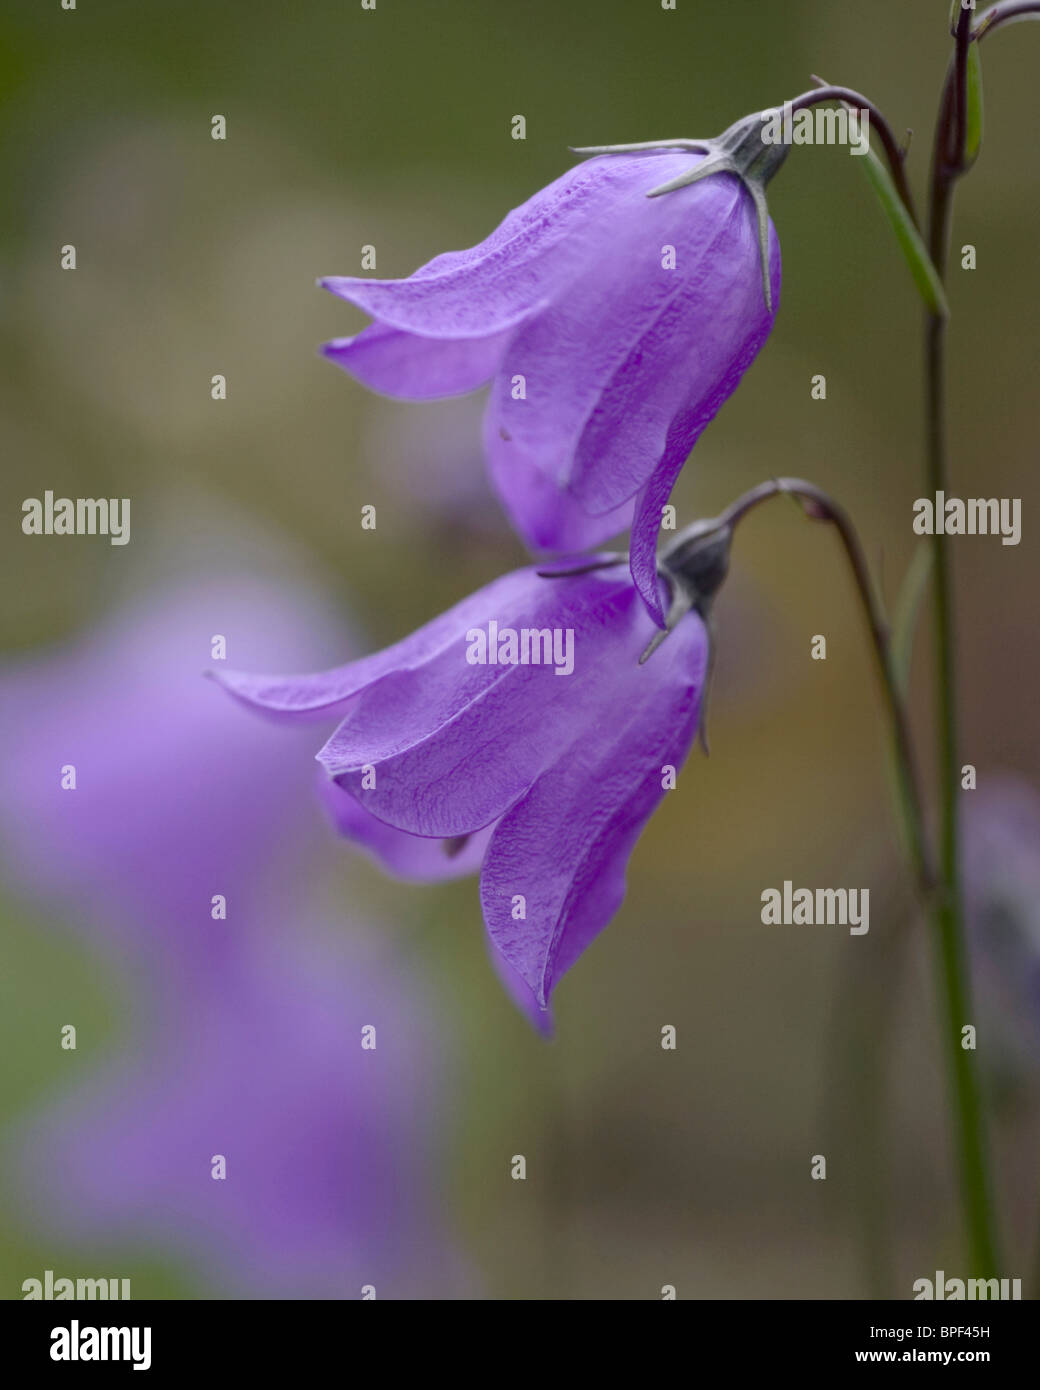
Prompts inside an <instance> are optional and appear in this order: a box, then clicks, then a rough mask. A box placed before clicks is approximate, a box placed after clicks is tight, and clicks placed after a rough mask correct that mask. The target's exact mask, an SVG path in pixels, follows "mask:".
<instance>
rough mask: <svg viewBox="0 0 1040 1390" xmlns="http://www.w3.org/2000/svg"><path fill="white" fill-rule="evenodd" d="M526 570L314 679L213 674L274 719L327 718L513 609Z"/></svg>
mask: <svg viewBox="0 0 1040 1390" xmlns="http://www.w3.org/2000/svg"><path fill="white" fill-rule="evenodd" d="M526 574H527V571H524V570H517V571H514V572H513V573H511V574H506V575H503V576H502V577H501V578H499V579H496V580H495V581H494V582H493V583H492V584H488V585H486V586H485V587H484V588H483V589H478V590H477V592H476V593H474V594H470V595H469V596H468V598H464V599H463V600H462V601H461V602H460V603H457V604H456V605H455V607H454V608H449V609H448V611H447V612H446V613H442V614H441V615H440V616H439V617H437V618H434V619H433V621H432V622H429V623H427V624H426V625H425V627H421V628H419V629H418V631H417V632H413V633H411V634H410V635H409V636H408V637H405V638H404V639H403V640H402V641H400V642H395V643H394V644H393V646H390V647H384V649H383V650H382V651H381V652H375V653H373V654H372V655H371V656H366V657H362V658H361V659H360V660H359V661H351V662H348V663H347V664H346V665H345V666H337V667H336V668H335V669H334V670H331V671H320V672H318V673H316V674H314V675H303V676H267V675H260V676H257V675H252V674H250V673H248V672H244V671H220V670H212V671H210V672H209V675H210V676H211V677H212V678H213V680H215V681H216V682H217V684H218V685H221V686H223V687H224V689H225V690H227V691H229V692H230V693H231V694H232V695H234V696H236V697H237V698H238V699H239V700H241V701H242V702H243V703H244V704H247V705H251V706H252V707H253V708H254V709H260V710H263V711H265V712H266V713H269V714H273V715H276V716H285V717H289V718H292V719H299V718H315V717H317V718H322V719H329V718H331V717H335V716H337V715H340V714H342V713H343V712H344V710H345V709H346V707H347V705H348V704H349V702H350V700H351V699H353V697H354V696H355V695H357V694H358V693H359V692H360V691H362V690H364V689H365V688H366V687H367V686H369V685H372V684H373V683H374V682H375V681H378V680H379V679H380V678H381V677H382V676H384V675H386V674H387V673H388V672H390V671H409V670H413V669H415V668H417V667H419V666H421V665H422V664H423V663H424V662H427V661H430V660H432V659H433V658H434V657H435V656H436V655H437V654H438V653H439V652H442V651H444V650H445V649H446V648H448V647H450V646H451V645H452V644H453V643H455V642H457V641H458V640H459V638H460V637H461V636H464V634H465V633H466V631H467V630H468V629H469V628H470V627H472V626H473V624H474V623H479V622H482V621H484V619H485V618H486V616H487V614H488V613H489V612H495V611H496V610H498V609H501V608H504V607H507V606H509V605H510V604H512V603H513V602H514V601H515V599H516V596H517V594H518V592H520V591H523V592H526V590H527V580H526V579H523V578H521V577H520V576H524V575H526Z"/></svg>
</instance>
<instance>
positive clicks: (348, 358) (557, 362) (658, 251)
mask: <svg viewBox="0 0 1040 1390" xmlns="http://www.w3.org/2000/svg"><path fill="white" fill-rule="evenodd" d="M763 114H764V113H763ZM579 153H590V154H594V155H596V156H597V157H595V158H591V159H589V160H587V161H586V162H585V163H583V164H580V165H578V166H577V167H576V168H574V169H571V170H570V171H569V172H568V173H566V174H564V175H563V176H562V177H560V178H558V179H556V180H555V182H554V183H551V184H550V185H549V186H548V187H547V188H544V189H542V190H541V192H539V193H536V194H535V195H534V197H533V198H531V199H529V200H528V201H527V202H526V203H524V204H523V205H522V206H521V207H519V208H517V209H515V210H514V211H513V212H511V213H510V214H509V216H508V217H507V218H506V219H505V221H504V222H503V223H502V224H501V225H500V226H499V227H498V228H497V229H496V230H495V231H494V232H492V234H491V235H490V236H489V237H488V238H487V239H486V240H485V241H483V242H481V243H480V244H479V245H478V246H475V247H473V248H472V249H471V250H469V251H460V252H449V253H448V254H446V255H442V256H438V257H436V258H435V259H434V260H432V261H430V262H428V263H427V264H426V265H424V266H422V267H421V268H420V269H419V270H417V271H416V272H415V273H414V274H413V275H411V276H409V277H408V279H406V280H374V279H363V278H349V277H347V278H344V277H331V278H328V279H325V280H323V281H321V283H322V284H323V285H324V286H325V288H326V289H329V290H331V291H332V293H333V294H336V295H339V296H340V297H341V298H343V299H347V300H350V302H351V303H353V304H356V305H357V306H358V307H359V308H361V309H363V310H364V311H365V312H366V313H368V314H370V315H371V316H372V318H373V319H374V320H375V322H374V323H372V324H371V325H370V326H369V327H367V328H365V329H364V330H363V331H362V332H361V333H359V334H358V335H357V336H356V337H353V338H340V339H336V340H335V341H333V342H331V343H328V344H326V346H325V348H324V352H325V354H326V355H327V356H328V357H329V358H331V360H332V361H334V362H336V363H337V364H338V365H339V366H341V367H343V368H344V369H345V370H346V371H348V372H350V373H351V374H352V375H354V376H355V377H357V378H358V380H359V381H361V382H363V383H364V384H365V385H366V386H369V387H371V388H372V389H374V390H376V391H380V392H383V393H384V394H386V395H389V396H397V397H402V398H404V399H407V400H428V399H432V398H435V397H441V396H452V395H457V394H462V393H464V392H467V391H472V390H474V389H475V388H477V387H479V386H482V385H484V384H485V383H487V382H490V383H491V393H490V399H489V401H488V405H487V411H486V414H485V422H484V444H485V452H486V456H487V461H488V466H489V469H490V473H491V478H492V481H493V483H494V486H495V488H496V489H497V491H498V493H499V495H500V497H501V499H502V501H503V503H504V505H505V507H506V510H507V511H508V513H509V515H510V517H511V518H512V521H513V523H514V525H515V526H516V528H517V530H518V531H519V533H520V535H521V536H522V537H523V539H524V540H525V542H526V543H527V544H528V545H529V546H530V547H531V549H533V550H535V551H558V552H563V551H576V550H584V549H587V548H589V547H592V546H596V545H599V544H601V543H602V542H603V541H604V540H605V539H606V538H607V537H609V536H612V535H614V534H616V533H617V532H618V531H621V530H623V529H624V528H625V527H626V526H629V525H632V527H633V535H632V545H631V554H632V571H633V577H634V579H635V582H636V585H637V587H638V588H639V590H640V592H641V594H642V595H643V598H644V601H645V602H646V604H647V606H648V608H649V609H650V612H651V613H652V615H653V617H654V619H655V621H657V622H658V624H662V623H663V613H662V610H661V605H660V598H659V593H658V586H657V581H656V576H655V566H654V549H655V546H656V537H657V531H658V527H659V525H660V520H661V509H662V506H663V505H664V504H665V503H666V502H667V500H668V496H669V493H670V492H671V488H672V484H673V483H674V481H675V478H676V476H677V475H678V473H679V470H680V469H681V468H682V465H683V463H684V462H685V459H686V457H687V455H688V454H689V452H690V450H691V449H692V448H693V445H694V444H695V442H696V440H697V438H698V437H699V435H700V434H701V432H702V430H704V428H705V427H706V426H707V424H708V423H709V422H710V421H711V420H712V419H713V417H714V416H715V414H716V413H717V411H718V410H719V408H720V407H721V405H722V404H723V402H724V401H726V399H727V398H728V397H729V396H730V395H731V394H732V393H733V391H734V390H735V389H736V387H737V385H738V383H739V381H740V379H741V377H742V376H743V374H744V372H745V371H746V369H747V368H748V366H749V365H750V363H751V362H752V360H753V359H754V357H755V355H756V354H757V353H758V351H759V349H760V348H761V347H762V345H763V343H764V342H765V340H766V338H767V337H768V335H769V331H770V329H771V328H772V325H773V318H774V315H775V311H776V306H777V301H778V299H779V293H780V247H779V242H778V240H777V236H776V232H775V229H774V228H773V225H772V223H771V222H770V220H769V216H768V212H767V211H766V206H765V194H764V186H765V183H766V182H767V180H768V179H769V178H770V177H771V176H772V174H773V173H774V172H775V171H776V169H777V168H778V167H779V165H780V163H781V162H782V160H783V157H784V154H785V153H786V146H784V145H782V144H780V145H769V144H765V143H763V120H762V117H761V116H759V115H753V116H748V117H746V118H745V119H744V120H742V121H739V122H737V123H736V125H734V126H732V127H731V128H730V129H729V130H728V131H726V132H725V133H724V134H723V135H721V136H719V137H718V138H717V139H714V140H703V141H691V140H687V141H672V142H659V143H657V144H649V145H637V146H617V147H611V148H606V149H603V150H594V151H579ZM658 195H660V196H658Z"/></svg>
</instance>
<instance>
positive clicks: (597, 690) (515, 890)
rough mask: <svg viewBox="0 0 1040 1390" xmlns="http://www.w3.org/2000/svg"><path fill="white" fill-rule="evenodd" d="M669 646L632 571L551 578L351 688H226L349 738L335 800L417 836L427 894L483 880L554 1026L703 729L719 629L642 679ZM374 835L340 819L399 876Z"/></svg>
mask: <svg viewBox="0 0 1040 1390" xmlns="http://www.w3.org/2000/svg"><path fill="white" fill-rule="evenodd" d="M493 625H494V627H493ZM492 631H494V633H495V634H496V638H497V641H498V643H499V644H500V645H499V649H498V651H497V652H495V653H494V654H492V648H491V642H492V638H491V636H490V635H489V634H491V633H492ZM525 632H526V633H527V634H529V637H528V640H527V655H528V660H527V664H523V642H524V635H523V634H524V633H525ZM654 632H655V628H654V626H653V624H652V622H651V620H650V618H649V617H648V615H647V613H646V612H645V610H644V608H643V606H642V604H641V603H640V601H639V597H638V595H637V594H636V592H635V590H634V589H633V587H632V584H631V581H630V579H629V576H628V575H627V573H625V572H624V571H621V572H619V571H618V570H616V569H615V570H600V571H596V572H591V573H584V574H576V575H569V576H566V577H562V576H561V577H556V578H551V579H550V578H542V577H539V576H538V574H537V573H536V572H535V571H534V570H532V569H523V570H517V571H515V572H514V573H512V574H508V575H506V576H504V577H503V578H501V579H499V580H497V581H495V582H494V583H493V584H489V585H488V586H487V587H485V588H483V589H481V590H479V591H478V592H477V593H475V594H473V595H471V596H470V597H469V598H468V599H465V600H464V601H463V602H462V603H460V604H458V605H456V607H454V608H453V609H451V610H450V611H449V612H447V613H445V614H443V615H442V616H441V617H439V618H437V619H435V620H434V621H433V622H431V623H428V624H427V625H426V626H425V627H423V628H420V629H419V631H418V632H416V633H414V634H413V635H412V636H411V637H408V638H406V639H405V640H404V641H403V642H398V643H397V644H396V645H394V646H392V647H388V648H387V649H386V650H384V651H382V652H379V653H377V654H376V655H373V656H369V657H365V658H363V659H362V660H360V661H355V662H352V663H350V664H349V665H347V666H343V667H340V668H338V669H337V670H334V671H329V672H326V673H323V674H321V675H315V676H284V677H264V676H250V675H244V674H241V673H238V672H216V673H214V674H215V675H216V678H217V679H218V680H219V681H220V682H221V684H222V685H224V686H225V687H226V688H227V689H228V690H229V691H231V692H232V693H233V694H234V695H236V696H237V697H239V698H240V699H242V700H244V701H245V702H246V703H248V704H250V705H252V706H254V707H256V708H259V709H262V710H266V711H268V712H272V713H274V714H277V715H278V716H280V717H282V718H289V719H299V718H313V717H314V716H315V714H320V715H322V716H324V717H328V718H331V717H333V716H335V717H337V718H340V719H341V720H342V722H341V723H340V724H339V727H338V728H337V729H336V731H335V733H334V734H333V735H332V737H331V738H330V739H329V740H328V742H327V743H326V744H325V746H324V748H322V750H321V752H320V753H319V754H318V758H319V761H320V762H321V763H322V765H323V767H324V768H325V771H326V772H327V773H328V775H329V776H330V777H331V778H332V779H333V780H334V782H335V784H336V790H335V791H332V792H330V793H329V795H330V796H332V797H333V798H338V805H339V806H340V807H341V808H347V807H348V806H350V805H353V806H354V807H360V808H363V809H364V810H365V811H367V812H371V814H372V815H373V816H375V817H377V818H378V820H379V821H383V822H385V823H386V824H387V825H388V826H391V827H393V828H394V829H395V830H397V831H404V832H407V833H408V834H409V835H410V836H413V837H417V838H416V841H415V843H416V846H417V850H416V858H415V859H413V860H412V861H411V863H410V864H409V865H408V866H407V867H408V870H409V874H408V876H412V877H421V876H423V874H422V872H421V866H420V865H419V864H418V860H417V856H418V855H419V854H420V853H422V854H424V855H426V856H427V857H429V856H433V860H432V865H431V866H430V876H439V875H441V874H443V873H444V872H445V871H446V863H448V862H450V863H451V864H453V865H455V866H457V867H458V868H459V870H460V871H461V869H462V867H463V866H464V867H465V868H471V867H475V866H476V863H477V862H478V861H479V862H480V863H481V866H482V867H481V884H480V895H481V903H482V906H483V911H484V920H485V922H486V924H487V929H488V934H489V938H490V940H491V942H492V943H493V946H494V948H495V950H496V951H497V953H498V955H499V957H500V961H499V965H500V968H503V969H505V968H506V967H508V970H507V983H508V985H509V988H510V991H511V993H513V994H514V997H520V998H521V1000H522V1002H524V1004H525V1006H526V1008H527V1011H528V1013H529V1015H530V1016H531V1017H532V1019H533V1020H534V1021H535V1022H536V1023H537V1024H539V1026H542V1027H546V1026H547V1025H548V1018H547V1013H546V1010H547V1006H548V1002H549V997H550V995H551V993H552V990H553V987H554V985H555V984H556V982H557V981H558V980H559V978H560V976H561V975H562V974H563V973H564V972H565V971H566V970H567V969H569V967H570V966H571V965H573V964H574V962H575V961H576V960H577V958H578V956H579V955H580V954H581V953H582V951H583V950H584V949H585V948H586V946H588V945H589V943H590V942H591V941H592V940H593V938H594V937H595V936H596V935H597V934H598V933H599V932H600V931H601V930H602V929H603V927H605V926H606V924H607V922H608V921H609V920H610V918H611V917H612V916H613V914H614V912H615V911H616V910H617V908H618V907H619V905H620V903H621V900H622V897H623V896H624V880H625V869H626V865H627V861H628V857H629V854H630V853H631V851H632V848H633V847H634V845H635V842H636V840H637V839H638V837H639V834H640V832H641V830H642V828H643V826H644V825H645V823H646V821H647V820H648V819H649V817H650V815H651V814H652V812H653V811H654V809H655V808H656V806H657V804H658V802H659V801H660V800H661V798H662V797H663V795H664V790H665V786H666V784H667V783H668V782H669V781H670V778H669V777H668V774H667V773H666V771H665V769H666V768H668V767H671V768H677V767H678V766H679V765H680V764H681V763H682V761H683V760H684V758H685V757H686V754H687V752H688V751H689V747H690V744H691V742H692V740H693V737H694V734H695V733H696V730H697V723H698V712H699V706H700V696H701V689H702V686H703V682H704V673H705V666H706V659H707V634H706V631H705V628H704V625H703V623H702V622H701V619H700V618H699V617H698V616H697V615H696V614H690V615H689V616H688V617H687V618H686V619H685V620H684V621H683V622H681V623H680V625H679V627H678V628H677V629H676V631H675V632H674V633H673V634H672V636H671V637H670V638H669V640H668V641H667V642H666V643H665V644H664V646H663V647H662V649H661V650H660V651H659V652H657V653H656V654H655V655H654V657H653V658H652V660H650V661H649V662H648V663H647V664H646V665H643V666H641V665H640V664H639V656H640V654H641V653H642V651H643V650H644V649H645V647H646V646H647V642H648V640H649V638H650V637H651V636H652V635H653V633H654ZM509 633H512V634H513V635H514V638H518V639H519V643H518V644H517V645H516V646H514V647H513V648H510V646H509V640H510V639H509V636H508V634H509ZM568 633H569V634H570V643H571V645H570V653H571V658H572V662H568V659H567V656H566V650H567V642H568V639H567V634H568ZM550 642H551V643H552V646H551V648H550V645H549V644H550ZM482 643H483V644H484V645H485V646H486V650H485V651H484V653H483V654H484V656H485V657H486V658H487V660H486V661H485V662H483V663H482V662H481V661H480V659H479V658H480V656H481V647H482ZM557 644H558V645H557ZM510 652H511V657H510V655H509V653H510ZM550 652H551V654H550ZM561 656H562V657H563V660H562V661H560V660H558V659H559V658H560V657H561ZM496 657H497V660H496ZM532 658H533V659H532ZM547 663H549V664H547ZM569 664H572V667H573V669H572V670H571V671H570V672H569V674H561V672H562V671H564V670H566V669H567V667H568V665H569ZM351 814H355V813H354V812H351ZM370 824H371V823H370V822H368V821H366V822H364V824H362V825H359V826H358V827H355V826H354V825H352V823H351V821H350V816H349V815H348V814H345V813H344V811H341V814H340V825H341V828H343V829H344V830H345V832H346V833H347V834H350V835H354V836H355V837H356V838H359V839H362V840H364V841H365V842H366V843H367V845H368V847H369V849H370V850H371V851H372V852H373V853H375V854H376V855H378V856H379V857H380V858H381V859H382V860H383V862H384V863H386V865H387V867H389V868H390V869H391V870H394V871H398V872H399V871H400V865H399V864H398V863H395V862H394V858H393V856H392V854H390V853H386V852H384V851H383V850H382V848H381V846H380V845H379V844H378V842H377V838H376V837H374V836H373V835H372V834H371V833H369V832H368V829H367V827H368V826H370ZM485 844H486V849H485ZM510 971H511V972H514V974H515V978H514V977H513V975H510V974H509V972H510Z"/></svg>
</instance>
